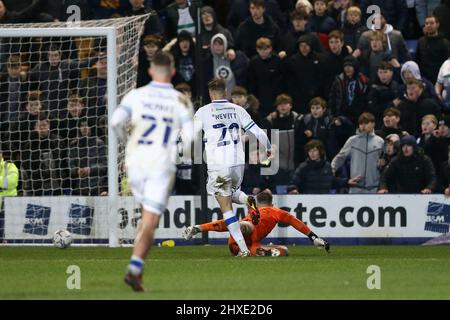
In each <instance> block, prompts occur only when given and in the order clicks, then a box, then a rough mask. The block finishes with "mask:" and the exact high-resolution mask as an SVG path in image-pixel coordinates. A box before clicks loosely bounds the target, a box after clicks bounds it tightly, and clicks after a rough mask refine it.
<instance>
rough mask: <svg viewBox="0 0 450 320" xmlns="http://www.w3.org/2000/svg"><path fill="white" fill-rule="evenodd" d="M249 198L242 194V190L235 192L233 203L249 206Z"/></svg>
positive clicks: (232, 198)
mask: <svg viewBox="0 0 450 320" xmlns="http://www.w3.org/2000/svg"><path fill="white" fill-rule="evenodd" d="M247 200H248V196H247V195H246V194H245V193H244V192H242V191H241V190H236V191H235V192H233V195H232V196H231V201H233V203H239V204H245V205H246V204H247Z"/></svg>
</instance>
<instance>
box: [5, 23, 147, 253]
mask: <svg viewBox="0 0 450 320" xmlns="http://www.w3.org/2000/svg"><path fill="white" fill-rule="evenodd" d="M147 18H148V15H144V16H134V17H127V18H119V19H110V20H99V21H81V22H78V24H77V25H73V24H66V23H61V22H58V23H41V24H14V25H1V26H0V67H1V70H2V73H1V79H0V112H1V113H0V117H1V119H0V120H1V122H0V124H1V126H0V141H1V150H2V155H3V158H4V159H5V161H6V162H9V163H13V164H14V165H15V166H16V167H17V168H18V172H19V175H18V176H19V177H18V178H19V179H18V187H17V189H18V196H16V197H3V199H2V204H1V211H0V239H2V242H3V243H9V244H11V243H31V244H41V243H43V244H44V243H51V239H52V236H53V233H54V232H55V231H57V230H59V229H67V230H68V231H69V232H71V233H72V235H73V237H74V242H75V243H97V244H98V243H109V244H110V245H112V246H115V245H117V244H118V243H119V239H122V238H124V239H126V238H133V236H134V230H135V224H136V223H135V222H136V221H137V220H138V218H139V217H138V211H136V210H135V209H134V207H135V204H134V202H133V200H132V198H119V197H118V196H119V195H124V196H127V195H129V191H128V190H127V189H128V188H127V186H126V179H125V177H124V176H123V174H122V173H121V172H123V168H122V160H123V157H122V156H121V154H122V152H120V150H122V149H123V148H122V147H121V146H118V145H117V141H116V140H115V138H114V135H111V134H109V133H108V131H109V130H110V129H109V127H108V117H109V116H111V114H112V111H113V110H114V109H115V107H116V106H117V104H118V103H119V102H120V100H121V99H122V97H123V96H124V95H125V94H126V93H127V92H129V91H130V90H131V89H133V88H135V86H136V78H137V65H138V56H139V42H140V38H141V35H142V31H143V26H144V22H145V21H146V19H147ZM9 168H10V170H9V172H11V170H12V169H11V167H9ZM3 172H4V171H3ZM2 178H3V179H2V182H3V183H2V186H1V187H2V189H1V190H2V193H4V194H7V190H8V188H12V185H8V184H14V183H15V182H14V181H8V180H7V179H6V175H5V177H2ZM12 180H14V179H12ZM16 180H17V179H16ZM125 212H127V214H128V212H130V214H131V213H133V214H135V215H136V216H132V217H130V218H129V219H128V217H127V218H126V219H125ZM120 217H123V219H122V220H121V218H120ZM133 219H135V220H133ZM127 228H129V229H127Z"/></svg>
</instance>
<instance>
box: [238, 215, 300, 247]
mask: <svg viewBox="0 0 450 320" xmlns="http://www.w3.org/2000/svg"><path fill="white" fill-rule="evenodd" d="M259 213H260V214H261V218H260V221H259V223H258V224H257V225H256V226H254V228H255V229H254V231H253V233H252V236H251V240H252V242H260V241H261V240H262V239H264V238H265V237H266V236H267V235H268V234H269V233H270V232H271V231H272V230H273V228H275V226H276V225H277V224H278V222H283V223H286V224H289V225H290V226H292V227H294V228H295V229H296V230H297V231H299V232H301V233H304V234H306V233H307V231H306V230H305V227H306V226H305V224H304V223H303V222H302V221H300V220H299V219H297V218H296V217H294V216H293V215H291V214H290V213H289V212H286V211H284V210H281V209H279V208H275V207H264V208H259ZM242 221H249V222H251V221H252V218H251V216H250V214H248V215H247V216H246V217H245V218H244V219H242ZM306 228H307V227H306ZM305 232H306V233H305Z"/></svg>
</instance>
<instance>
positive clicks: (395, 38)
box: [358, 24, 411, 62]
mask: <svg viewBox="0 0 450 320" xmlns="http://www.w3.org/2000/svg"><path fill="white" fill-rule="evenodd" d="M375 30H376V29H375V26H372V29H371V30H368V31H366V32H364V33H363V34H362V35H361V38H360V39H359V42H358V49H360V50H361V51H364V50H369V49H370V35H371V33H372V31H375ZM384 34H385V35H386V40H387V46H386V50H387V51H390V52H391V53H392V57H393V58H396V59H398V60H399V61H400V62H402V61H408V60H411V56H410V54H409V51H408V48H407V47H406V42H405V39H403V35H402V33H401V32H400V31H398V30H394V27H393V26H391V25H390V24H386V30H385V31H384Z"/></svg>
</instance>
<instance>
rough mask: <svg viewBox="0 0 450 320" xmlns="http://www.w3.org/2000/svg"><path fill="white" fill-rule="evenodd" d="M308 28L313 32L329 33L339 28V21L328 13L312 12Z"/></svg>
mask: <svg viewBox="0 0 450 320" xmlns="http://www.w3.org/2000/svg"><path fill="white" fill-rule="evenodd" d="M308 28H309V29H310V30H311V31H313V32H317V33H324V34H329V33H330V32H331V31H333V30H335V29H337V23H336V20H334V19H333V18H331V17H330V16H328V15H326V14H325V15H324V16H317V15H316V14H312V15H311V16H310V18H309V20H308Z"/></svg>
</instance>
